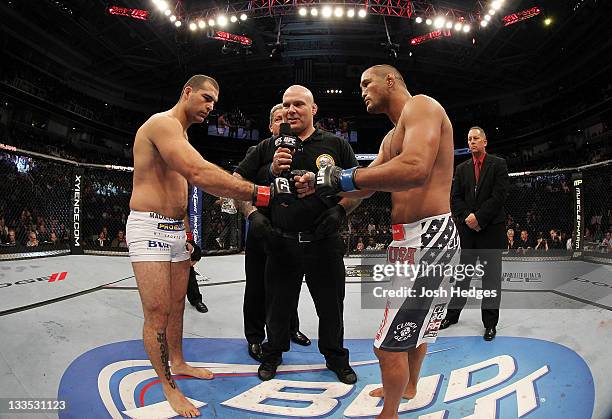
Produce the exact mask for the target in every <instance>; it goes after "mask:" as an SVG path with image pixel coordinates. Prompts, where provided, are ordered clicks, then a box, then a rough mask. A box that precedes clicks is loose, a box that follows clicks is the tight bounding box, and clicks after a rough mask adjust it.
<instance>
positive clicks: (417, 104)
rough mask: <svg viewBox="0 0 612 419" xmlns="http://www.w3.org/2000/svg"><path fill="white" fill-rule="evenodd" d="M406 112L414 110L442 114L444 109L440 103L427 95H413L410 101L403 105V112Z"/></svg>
mask: <svg viewBox="0 0 612 419" xmlns="http://www.w3.org/2000/svg"><path fill="white" fill-rule="evenodd" d="M406 110H411V111H412V112H414V111H415V110H419V111H423V112H444V108H443V107H442V105H440V102H438V101H437V100H435V99H434V98H432V97H430V96H427V95H415V96H413V97H412V99H410V100H408V101H407V102H406V104H405V105H404V109H403V112H406Z"/></svg>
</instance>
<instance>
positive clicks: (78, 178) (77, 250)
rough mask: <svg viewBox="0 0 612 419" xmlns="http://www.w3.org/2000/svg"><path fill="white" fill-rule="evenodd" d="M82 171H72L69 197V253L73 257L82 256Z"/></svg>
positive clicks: (76, 169)
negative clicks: (70, 194)
mask: <svg viewBox="0 0 612 419" xmlns="http://www.w3.org/2000/svg"><path fill="white" fill-rule="evenodd" d="M83 178H84V171H83V169H81V168H75V169H74V170H73V171H72V196H71V202H70V206H71V212H70V227H71V228H70V230H71V234H70V252H71V253H72V254H73V255H82V254H83V237H82V236H83V235H82V232H83V229H82V222H83V217H82V212H83V211H82V210H83V205H82V201H81V191H82V187H83V186H84V182H83Z"/></svg>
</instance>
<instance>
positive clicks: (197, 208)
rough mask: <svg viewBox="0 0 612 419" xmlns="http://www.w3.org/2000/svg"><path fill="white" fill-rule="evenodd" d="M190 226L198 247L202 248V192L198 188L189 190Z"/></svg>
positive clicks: (192, 187) (193, 187)
mask: <svg viewBox="0 0 612 419" xmlns="http://www.w3.org/2000/svg"><path fill="white" fill-rule="evenodd" d="M189 226H190V227H191V232H192V233H193V240H194V241H195V242H196V244H197V245H198V246H202V243H201V241H202V232H201V229H202V190H201V189H199V188H198V187H197V186H191V187H190V188H189Z"/></svg>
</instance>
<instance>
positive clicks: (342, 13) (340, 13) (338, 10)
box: [334, 7, 344, 17]
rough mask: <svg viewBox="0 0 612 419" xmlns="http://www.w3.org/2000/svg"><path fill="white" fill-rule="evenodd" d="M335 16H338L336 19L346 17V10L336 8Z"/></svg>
mask: <svg viewBox="0 0 612 419" xmlns="http://www.w3.org/2000/svg"><path fill="white" fill-rule="evenodd" d="M334 16H336V17H342V16H344V9H343V8H342V7H336V8H335V9H334Z"/></svg>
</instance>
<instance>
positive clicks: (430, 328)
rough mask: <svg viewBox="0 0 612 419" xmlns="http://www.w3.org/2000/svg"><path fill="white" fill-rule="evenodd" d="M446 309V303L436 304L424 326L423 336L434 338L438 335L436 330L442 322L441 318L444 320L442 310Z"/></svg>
mask: <svg viewBox="0 0 612 419" xmlns="http://www.w3.org/2000/svg"><path fill="white" fill-rule="evenodd" d="M445 309H446V303H443V304H436V305H435V306H434V308H433V310H432V311H431V318H430V319H429V322H428V323H427V326H425V333H423V338H435V337H436V336H438V331H439V330H440V325H441V324H442V320H444V316H445V313H444V310H445Z"/></svg>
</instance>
